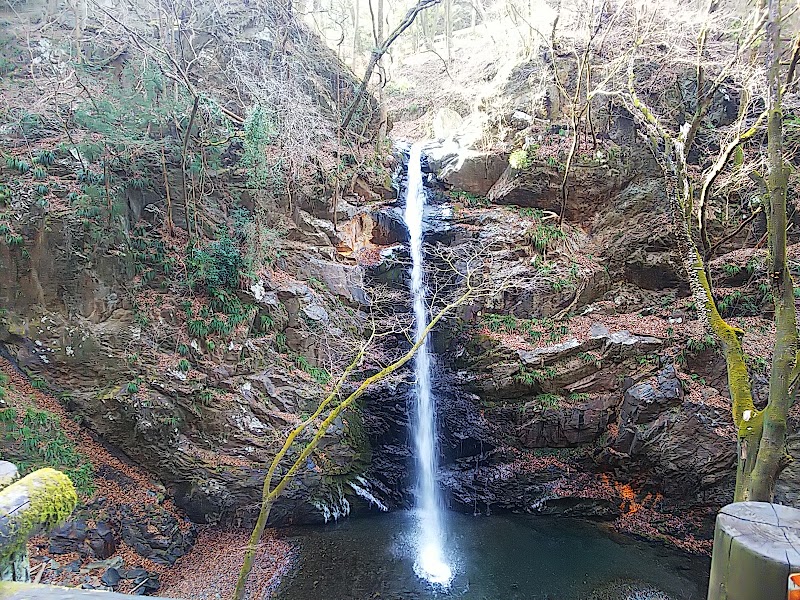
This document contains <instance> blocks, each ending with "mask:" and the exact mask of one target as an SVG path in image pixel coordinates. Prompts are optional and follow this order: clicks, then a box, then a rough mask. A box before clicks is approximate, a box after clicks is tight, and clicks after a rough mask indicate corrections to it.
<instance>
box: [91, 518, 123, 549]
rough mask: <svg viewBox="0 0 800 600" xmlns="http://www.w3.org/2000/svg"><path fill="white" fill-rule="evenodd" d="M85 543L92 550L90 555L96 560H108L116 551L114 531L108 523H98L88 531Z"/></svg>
mask: <svg viewBox="0 0 800 600" xmlns="http://www.w3.org/2000/svg"><path fill="white" fill-rule="evenodd" d="M87 543H88V545H89V548H91V550H92V554H94V556H96V557H97V558H108V557H109V556H111V555H112V554H114V552H116V550H117V542H116V539H115V538H114V530H113V529H112V528H111V525H110V524H109V523H105V522H103V521H100V522H98V523H97V525H96V526H95V527H93V528H92V529H90V530H89V532H88V535H87Z"/></svg>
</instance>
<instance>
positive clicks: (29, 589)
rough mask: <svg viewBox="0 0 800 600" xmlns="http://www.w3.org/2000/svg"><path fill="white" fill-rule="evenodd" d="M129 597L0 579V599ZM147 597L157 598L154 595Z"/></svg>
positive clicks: (109, 599) (114, 599) (115, 599)
mask: <svg viewBox="0 0 800 600" xmlns="http://www.w3.org/2000/svg"><path fill="white" fill-rule="evenodd" d="M130 597H131V596H129V595H127V594H117V593H115V592H101V591H98V590H81V589H78V588H65V587H57V586H54V585H36V584H33V583H20V582H16V581H14V582H11V581H0V600H121V599H122V598H130ZM148 598H152V599H153V600H159V599H158V598H157V597H156V596H148ZM162 600H163V599H162Z"/></svg>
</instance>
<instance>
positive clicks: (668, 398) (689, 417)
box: [598, 366, 736, 504]
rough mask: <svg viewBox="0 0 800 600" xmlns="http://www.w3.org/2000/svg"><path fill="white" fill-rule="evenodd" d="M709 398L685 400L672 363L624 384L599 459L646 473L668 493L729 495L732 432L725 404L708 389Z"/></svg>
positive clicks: (627, 471)
mask: <svg viewBox="0 0 800 600" xmlns="http://www.w3.org/2000/svg"><path fill="white" fill-rule="evenodd" d="M705 394H707V397H708V401H704V402H698V401H691V400H687V399H685V398H684V395H683V389H682V387H681V384H680V380H678V379H677V377H676V375H675V371H674V368H673V367H671V366H670V367H667V368H665V369H663V370H662V371H661V372H659V374H658V376H657V378H656V381H654V382H648V383H641V384H637V385H634V386H631V387H630V388H628V390H627V391H626V392H625V397H624V400H623V404H622V406H621V408H620V417H619V430H618V433H617V435H616V436H615V437H614V438H611V439H610V440H609V443H608V446H607V447H606V448H604V449H603V450H601V452H600V453H599V455H598V461H599V462H600V463H601V464H606V465H609V466H612V467H613V468H614V470H615V472H616V473H618V474H620V475H625V476H631V475H637V476H639V477H645V478H647V480H649V481H651V482H652V483H653V484H654V485H656V486H658V487H659V488H660V489H662V490H663V491H664V492H665V493H666V494H669V495H670V496H673V497H683V498H692V499H695V500H698V501H711V502H721V503H722V504H724V503H725V502H726V498H727V497H728V495H729V494H731V493H732V489H731V486H732V483H733V479H734V475H735V473H734V465H735V461H736V436H735V430H734V428H733V423H732V417H731V414H730V408H729V407H727V406H725V404H726V402H729V401H726V400H725V399H724V398H722V397H720V396H719V395H718V393H717V392H715V391H714V390H711V389H710V388H707V391H706V392H705Z"/></svg>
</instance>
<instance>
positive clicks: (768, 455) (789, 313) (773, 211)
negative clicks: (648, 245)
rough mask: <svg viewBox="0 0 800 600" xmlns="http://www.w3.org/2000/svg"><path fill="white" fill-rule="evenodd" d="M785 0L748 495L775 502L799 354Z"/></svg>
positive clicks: (772, 80) (771, 29)
mask: <svg viewBox="0 0 800 600" xmlns="http://www.w3.org/2000/svg"><path fill="white" fill-rule="evenodd" d="M780 4H781V3H780V0H770V1H769V4H768V10H769V18H768V20H767V42H766V43H767V65H766V66H767V69H768V75H767V76H768V96H767V102H768V104H767V110H768V117H767V162H768V165H769V167H768V168H769V173H768V176H767V205H768V206H767V211H766V212H767V231H768V240H769V241H768V243H769V269H768V275H769V280H770V289H771V290H772V296H773V299H774V301H775V349H774V351H773V354H772V371H771V372H770V378H769V403H768V404H767V407H766V408H765V409H764V423H763V433H762V436H761V441H760V444H759V447H758V457H757V458H756V461H755V464H754V465H753V470H752V473H751V474H750V482H749V486H748V490H747V499H748V500H757V501H763V502H771V501H772V497H773V495H774V491H775V480H776V479H777V477H778V475H779V473H780V469H781V465H782V463H783V459H784V454H785V452H784V444H785V441H786V420H787V417H788V414H789V409H790V408H791V404H792V397H791V395H790V393H789V389H790V385H791V379H792V373H793V371H794V368H795V363H796V356H797V316H796V314H795V305H794V285H793V282H792V276H791V274H790V273H789V267H788V264H787V261H786V227H787V218H786V188H787V175H786V167H785V165H784V162H783V113H782V111H781V81H780V62H779V61H780V54H781V53H780V44H781V40H780V33H781V28H780V21H781V5H780Z"/></svg>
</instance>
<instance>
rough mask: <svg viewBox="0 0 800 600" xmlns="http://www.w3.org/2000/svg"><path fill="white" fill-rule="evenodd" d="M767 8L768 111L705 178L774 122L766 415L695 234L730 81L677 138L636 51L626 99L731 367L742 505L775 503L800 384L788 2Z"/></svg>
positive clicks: (702, 305)
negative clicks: (698, 155)
mask: <svg viewBox="0 0 800 600" xmlns="http://www.w3.org/2000/svg"><path fill="white" fill-rule="evenodd" d="M767 7H768V11H769V13H768V17H767V19H766V21H764V20H763V19H758V18H756V19H754V22H755V23H756V27H757V28H758V29H759V30H760V28H761V24H762V23H766V37H765V42H764V44H765V56H766V62H767V75H768V86H769V95H768V99H767V100H768V102H767V110H766V112H765V113H764V115H762V116H761V117H759V119H758V120H757V121H756V122H755V124H753V125H752V126H751V127H750V128H747V129H745V128H743V129H742V130H741V131H742V132H741V133H740V135H739V136H738V137H737V139H736V140H734V143H732V144H729V145H728V146H727V147H726V148H725V149H724V150H723V151H722V152H721V154H720V157H719V159H718V160H717V164H715V166H714V167H713V168H712V169H710V170H709V172H708V173H706V174H705V180H706V184H707V185H705V186H703V193H702V195H701V201H702V200H704V199H705V194H707V193H708V189H709V188H710V185H711V183H713V180H714V178H715V177H716V175H717V174H718V172H719V171H720V170H721V168H722V167H723V166H724V164H725V162H727V160H728V159H729V157H730V156H731V154H732V152H733V150H735V149H736V148H737V147H738V146H739V145H741V144H742V143H744V142H745V141H746V140H748V139H751V138H753V137H755V135H756V134H757V133H760V132H761V130H760V128H759V126H760V124H761V123H762V122H763V118H764V117H766V122H767V163H768V165H767V167H768V176H767V178H766V180H765V183H766V193H765V196H764V198H765V200H764V203H765V213H766V215H767V223H768V235H767V238H768V248H769V256H768V265H767V267H768V268H767V271H768V277H769V285H770V289H771V292H772V296H773V299H774V303H775V328H776V336H775V347H774V351H773V360H772V367H771V373H770V381H769V400H768V403H767V406H766V407H765V408H764V409H763V410H758V409H757V408H756V407H755V404H754V402H753V395H752V389H751V382H750V377H749V373H748V369H747V364H746V362H745V353H744V350H743V348H742V339H743V337H744V332H743V331H742V330H741V329H739V328H737V327H735V326H733V325H731V324H729V323H727V322H726V321H725V319H723V318H722V316H721V315H720V313H719V310H718V309H717V306H716V303H715V302H714V296H713V291H712V284H711V281H710V280H709V277H708V275H707V271H706V266H705V264H704V260H703V257H702V255H701V254H700V252H699V251H698V246H697V244H696V243H695V240H694V235H693V230H692V222H693V216H692V213H693V210H692V208H693V206H694V202H693V201H694V189H693V182H692V180H691V179H690V177H689V174H688V169H687V156H688V153H689V147H690V145H691V144H692V141H693V140H694V138H695V134H696V133H697V130H698V128H699V127H700V124H701V122H702V120H703V118H704V117H705V115H706V113H707V111H708V108H709V107H710V105H711V102H710V101H707V100H706V99H709V98H713V96H714V93H715V92H716V91H717V89H718V87H719V84H720V83H721V82H722V80H723V78H722V77H720V78H718V79H717V80H716V82H714V83H711V84H709V85H708V86H707V87H706V89H705V93H703V94H701V91H700V90H699V89H698V107H697V110H696V111H695V114H694V115H693V118H692V120H691V121H690V122H688V123H686V124H685V125H684V126H683V127H682V128H681V131H680V133H679V134H678V135H677V136H673V135H671V134H670V132H669V131H667V129H666V128H664V127H663V126H662V124H661V122H660V121H659V119H658V118H657V117H656V116H655V115H654V114H653V112H652V111H651V110H650V109H649V107H647V106H646V105H645V104H644V103H643V102H642V101H641V99H640V98H639V97H638V96H637V94H636V89H635V77H634V69H633V61H634V58H635V51H634V55H633V57H632V58H631V62H630V63H629V73H628V90H627V94H625V95H623V96H622V98H623V101H624V102H625V104H626V106H627V107H628V109H629V110H630V112H631V113H632V114H633V115H634V118H635V120H636V122H637V125H638V126H639V128H640V130H641V131H642V132H643V133H644V137H646V139H648V140H649V142H650V145H651V150H652V152H653V155H654V156H655V158H656V160H657V161H658V163H659V165H660V166H661V168H662V170H663V171H664V175H665V181H666V193H667V198H668V200H669V202H670V206H671V209H672V214H673V218H674V220H675V232H676V236H677V240H678V248H679V251H680V254H681V257H682V260H683V264H684V267H685V269H686V273H687V276H688V278H689V284H690V287H691V290H692V295H693V297H694V300H695V306H696V308H697V312H698V316H699V317H700V318H701V319H704V320H705V321H706V323H707V326H708V327H709V329H711V331H712V332H713V333H714V334H715V335H716V336H717V338H718V339H719V340H720V342H721V346H722V351H723V355H724V357H725V362H726V366H727V376H728V388H729V390H730V395H731V403H732V413H733V420H734V423H735V425H736V427H737V431H738V443H737V448H738V450H737V452H738V456H737V463H738V464H737V476H736V491H735V496H734V500H735V501H744V500H754V501H765V502H769V501H771V500H772V497H773V494H774V488H775V481H776V479H777V477H778V475H779V474H780V471H781V469H782V468H783V466H784V465H785V463H786V453H785V450H784V446H785V438H786V424H787V417H788V413H789V409H790V407H791V404H792V402H793V400H794V397H795V395H796V391H797V389H796V388H797V383H798V379H800V364H799V363H798V352H797V350H798V348H797V345H798V335H797V323H796V313H795V304H794V283H793V281H792V276H791V274H790V272H789V269H788V264H787V257H786V228H787V217H786V195H787V180H788V176H787V169H786V167H785V164H784V160H783V141H782V136H783V114H782V111H781V92H782V90H781V82H780V54H781V52H780V45H781V38H780V23H781V6H780V0H769V2H768V6H767ZM758 33H760V32H759V31H758V30H754V32H753V33H751V38H750V39H754V38H755V36H756V35H757V34H758ZM698 56H700V54H698ZM698 60H699V59H698ZM734 60H735V58H733V59H731V62H730V63H729V64H728V65H726V66H725V69H728V68H729V67H730V66H732V65H733V64H734V62H733V61H734ZM725 69H723V72H724V71H725ZM701 84H702V79H701V78H700V77H698V86H700V85H701ZM744 118H745V115H744V114H742V115H740V119H742V121H741V124H743V123H744ZM701 228H702V226H701Z"/></svg>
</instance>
